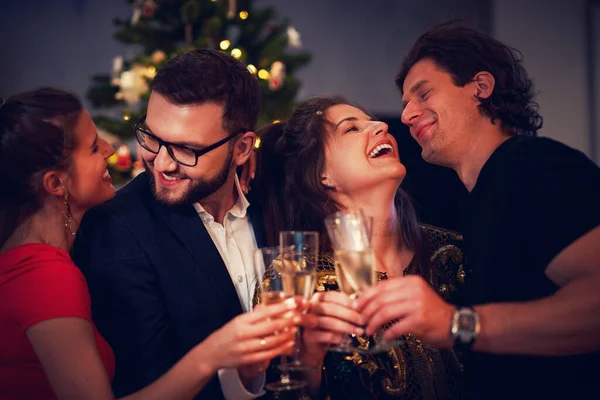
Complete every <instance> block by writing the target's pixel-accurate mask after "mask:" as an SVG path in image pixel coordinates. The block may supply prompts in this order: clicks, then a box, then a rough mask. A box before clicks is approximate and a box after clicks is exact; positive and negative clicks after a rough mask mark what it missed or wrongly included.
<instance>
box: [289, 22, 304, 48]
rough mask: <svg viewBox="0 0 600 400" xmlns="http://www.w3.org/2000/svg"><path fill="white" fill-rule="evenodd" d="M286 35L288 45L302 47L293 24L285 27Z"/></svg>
mask: <svg viewBox="0 0 600 400" xmlns="http://www.w3.org/2000/svg"><path fill="white" fill-rule="evenodd" d="M287 36H288V45H289V46H290V47H294V48H297V49H298V48H300V47H302V42H301V41H300V33H299V32H298V31H297V30H296V28H294V27H293V26H288V28H287Z"/></svg>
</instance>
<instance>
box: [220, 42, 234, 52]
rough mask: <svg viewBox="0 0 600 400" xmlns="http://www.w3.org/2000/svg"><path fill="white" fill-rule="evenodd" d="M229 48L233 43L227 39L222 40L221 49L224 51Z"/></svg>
mask: <svg viewBox="0 0 600 400" xmlns="http://www.w3.org/2000/svg"><path fill="white" fill-rule="evenodd" d="M229 46H231V42H230V41H229V40H227V39H225V40H221V43H219V47H220V48H221V50H223V51H225V50H227V49H228V48H229Z"/></svg>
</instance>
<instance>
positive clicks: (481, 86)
mask: <svg viewBox="0 0 600 400" xmlns="http://www.w3.org/2000/svg"><path fill="white" fill-rule="evenodd" d="M473 83H474V84H475V97H477V98H478V99H487V98H488V97H490V96H491V95H492V93H493V92H494V87H495V86H496V80H495V79H494V75H492V74H490V73H489V72H487V71H482V72H478V73H477V74H476V75H475V76H474V77H473Z"/></svg>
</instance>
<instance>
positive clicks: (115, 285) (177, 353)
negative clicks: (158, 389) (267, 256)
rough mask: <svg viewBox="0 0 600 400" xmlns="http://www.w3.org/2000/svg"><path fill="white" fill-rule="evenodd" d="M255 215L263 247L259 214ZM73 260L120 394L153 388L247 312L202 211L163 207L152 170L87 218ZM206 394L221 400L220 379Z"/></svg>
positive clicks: (252, 213) (190, 207)
mask: <svg viewBox="0 0 600 400" xmlns="http://www.w3.org/2000/svg"><path fill="white" fill-rule="evenodd" d="M248 213H249V214H248V215H249V218H250V220H251V222H252V225H253V228H254V230H255V236H256V240H257V243H258V245H259V246H261V243H262V236H263V235H262V233H261V229H258V228H260V227H262V224H261V223H260V218H258V217H257V213H255V212H253V211H252V210H251V209H249V211H248ZM252 215H254V218H253V217H252ZM72 255H73V259H74V261H75V264H77V265H78V266H79V268H80V269H81V270H82V272H83V273H84V275H85V277H86V278H87V281H88V285H89V289H90V294H91V299H92V318H93V320H94V323H95V324H96V326H97V328H98V330H99V331H100V333H101V334H102V336H103V337H104V338H105V339H106V340H107V341H108V343H109V344H110V345H111V346H112V348H113V351H114V353H115V359H116V374H115V378H114V380H113V389H114V392H115V395H116V396H123V395H126V394H129V393H131V392H134V391H136V390H138V389H140V388H142V387H144V386H146V385H148V384H150V383H151V382H153V381H154V380H156V379H157V378H158V377H160V376H161V375H162V374H164V373H165V372H166V371H167V370H168V369H169V368H170V367H171V366H172V365H173V364H174V363H175V362H177V360H179V359H180V358H181V357H182V356H183V355H185V354H186V353H187V352H188V351H189V350H190V349H191V348H192V347H194V346H195V345H196V344H198V343H199V342H201V341H202V340H204V339H205V338H206V337H208V336H209V335H210V334H211V333H212V332H214V331H215V330H217V329H218V328H220V327H221V326H223V325H224V324H225V323H227V322H228V321H229V320H231V319H232V318H233V317H235V316H236V315H238V314H240V313H242V307H241V304H240V301H239V299H238V296H237V292H236V290H235V287H234V285H233V283H232V281H231V278H230V276H229V272H228V271H227V268H226V266H225V264H224V262H223V260H222V258H221V256H220V254H219V251H218V250H217V248H216V247H215V245H214V243H213V241H212V239H211V237H210V236H209V234H208V232H207V231H206V228H205V227H204V224H203V223H202V220H201V219H200V217H199V216H198V214H197V212H196V210H195V209H194V207H193V206H191V205H186V206H177V207H166V206H164V205H162V204H160V203H159V202H157V201H155V200H154V198H153V196H152V193H151V189H150V185H149V182H148V178H147V176H146V173H142V174H140V175H139V176H138V177H136V178H135V179H134V180H133V181H132V182H130V183H129V184H128V185H127V186H125V187H124V188H123V189H121V190H119V191H118V193H117V195H116V197H115V198H114V199H112V200H110V201H108V202H107V203H104V204H102V205H100V206H98V207H95V208H93V209H91V210H89V211H88V212H87V213H86V214H85V217H84V218H83V221H82V223H81V226H80V229H79V233H78V235H77V238H76V241H75V245H74V246H73V252H72ZM198 398H202V399H219V398H223V394H222V392H221V388H220V384H219V382H218V378H216V377H215V378H214V379H212V380H211V381H210V382H209V384H208V385H207V386H206V387H205V389H204V390H203V391H202V392H201V393H200V395H199V396H198Z"/></svg>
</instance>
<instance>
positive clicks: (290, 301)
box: [285, 297, 298, 310]
mask: <svg viewBox="0 0 600 400" xmlns="http://www.w3.org/2000/svg"><path fill="white" fill-rule="evenodd" d="M285 305H286V307H287V309H288V310H293V309H295V308H296V307H298V305H297V304H296V301H294V299H293V298H292V297H290V298H289V299H287V300H286V301H285Z"/></svg>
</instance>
